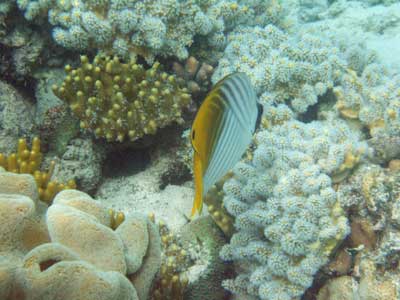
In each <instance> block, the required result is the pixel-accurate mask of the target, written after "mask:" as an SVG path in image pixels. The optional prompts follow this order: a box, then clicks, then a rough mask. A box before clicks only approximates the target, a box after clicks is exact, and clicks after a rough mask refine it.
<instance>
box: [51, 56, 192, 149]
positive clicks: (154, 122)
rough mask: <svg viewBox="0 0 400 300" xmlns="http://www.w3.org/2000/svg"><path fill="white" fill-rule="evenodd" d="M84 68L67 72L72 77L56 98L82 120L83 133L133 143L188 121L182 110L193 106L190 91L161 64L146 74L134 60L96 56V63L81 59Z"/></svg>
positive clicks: (84, 57) (66, 80)
mask: <svg viewBox="0 0 400 300" xmlns="http://www.w3.org/2000/svg"><path fill="white" fill-rule="evenodd" d="M81 63H82V66H81V67H79V68H77V69H73V68H72V67H71V66H69V65H67V66H66V67H65V70H66V72H67V73H68V75H67V76H66V78H65V80H64V82H63V84H62V85H61V86H56V85H55V86H54V87H53V91H54V93H55V94H56V95H57V96H58V97H59V98H61V99H63V100H64V101H66V102H67V103H68V104H69V105H70V108H71V110H72V112H73V113H74V114H76V115H77V116H78V118H79V119H80V120H81V122H80V126H81V128H82V129H89V130H91V131H93V132H94V134H95V135H96V137H104V138H106V139H107V141H120V142H122V141H124V140H125V139H126V138H129V139H130V140H131V141H134V140H136V139H138V138H140V137H142V136H143V135H145V134H154V133H155V132H156V130H157V128H160V127H164V126H166V125H168V124H170V123H172V122H174V121H176V122H183V119H182V116H181V109H182V108H183V107H185V106H187V105H188V104H189V103H190V95H189V94H188V93H187V89H186V88H181V87H180V86H179V84H178V83H177V81H176V79H175V76H173V75H168V74H167V73H165V72H161V71H160V70H159V67H160V65H159V63H154V64H153V66H152V67H151V68H150V69H148V70H145V69H144V67H143V66H142V65H140V64H137V63H136V62H135V61H134V60H131V61H130V62H129V63H122V62H120V61H119V59H118V58H117V57H114V58H110V57H103V56H96V57H95V58H94V60H93V63H90V62H89V59H88V58H87V57H86V56H81Z"/></svg>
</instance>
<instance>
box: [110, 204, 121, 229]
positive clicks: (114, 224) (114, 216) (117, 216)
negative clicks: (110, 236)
mask: <svg viewBox="0 0 400 300" xmlns="http://www.w3.org/2000/svg"><path fill="white" fill-rule="evenodd" d="M108 213H109V215H110V227H111V229H113V230H115V229H117V228H118V226H119V225H121V224H122V222H124V221H125V214H124V213H123V212H122V211H118V212H117V211H115V210H114V209H112V208H110V209H109V210H108Z"/></svg>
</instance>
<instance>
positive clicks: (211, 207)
mask: <svg viewBox="0 0 400 300" xmlns="http://www.w3.org/2000/svg"><path fill="white" fill-rule="evenodd" d="M230 177H232V174H229V175H227V176H225V177H224V178H223V179H222V180H220V181H219V182H217V183H216V184H215V185H214V186H213V187H212V188H211V189H210V190H209V191H208V193H207V195H206V196H205V197H204V202H205V203H206V204H207V207H208V212H209V214H210V215H211V217H212V218H213V220H214V222H215V223H216V224H217V225H218V227H219V228H220V229H221V230H222V231H223V233H224V234H225V236H227V237H231V236H232V234H233V232H234V227H233V218H232V216H231V215H230V214H229V213H228V212H227V211H226V209H225V207H224V206H223V199H224V196H225V193H224V191H223V189H222V187H223V185H224V183H225V181H226V180H227V179H229V178H230Z"/></svg>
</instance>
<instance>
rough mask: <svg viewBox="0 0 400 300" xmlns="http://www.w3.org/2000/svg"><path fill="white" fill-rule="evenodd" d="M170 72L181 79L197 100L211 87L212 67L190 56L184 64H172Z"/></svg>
mask: <svg viewBox="0 0 400 300" xmlns="http://www.w3.org/2000/svg"><path fill="white" fill-rule="evenodd" d="M172 70H173V71H174V73H175V74H176V75H177V76H178V77H179V78H181V79H182V80H183V81H184V82H185V84H186V85H187V88H188V90H189V92H190V94H191V95H192V97H194V98H197V99H199V100H203V99H200V97H202V96H204V95H205V94H206V93H207V92H208V91H209V89H210V87H211V75H212V74H213V72H214V68H213V66H211V65H209V64H207V63H205V62H202V63H200V62H199V61H198V60H197V59H196V58H195V57H193V56H190V57H189V58H188V59H186V61H185V62H184V63H179V62H174V63H173V64H172Z"/></svg>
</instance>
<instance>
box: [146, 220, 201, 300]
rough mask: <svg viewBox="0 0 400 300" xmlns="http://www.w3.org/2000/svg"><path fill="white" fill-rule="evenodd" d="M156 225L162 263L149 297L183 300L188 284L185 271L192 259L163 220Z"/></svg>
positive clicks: (164, 299)
mask: <svg viewBox="0 0 400 300" xmlns="http://www.w3.org/2000/svg"><path fill="white" fill-rule="evenodd" d="M158 227H159V231H160V236H161V242H162V263H161V268H160V273H159V274H158V276H157V280H156V281H155V283H154V287H153V291H152V298H151V299H153V300H184V298H183V295H184V292H185V289H186V287H187V285H188V278H187V275H186V274H185V272H186V271H187V269H188V268H189V267H190V266H192V265H193V261H192V260H191V258H190V256H189V254H188V252H187V251H186V250H185V249H183V247H182V245H181V243H180V241H179V237H178V235H176V234H173V233H172V232H170V230H169V229H168V227H167V226H166V224H164V223H163V222H159V225H158Z"/></svg>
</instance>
